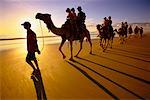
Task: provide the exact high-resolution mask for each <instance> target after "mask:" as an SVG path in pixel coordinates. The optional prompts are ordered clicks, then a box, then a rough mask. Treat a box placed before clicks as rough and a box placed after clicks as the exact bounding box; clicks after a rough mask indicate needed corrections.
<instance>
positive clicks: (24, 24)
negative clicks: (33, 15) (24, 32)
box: [21, 22, 31, 27]
mask: <svg viewBox="0 0 150 100" xmlns="http://www.w3.org/2000/svg"><path fill="white" fill-rule="evenodd" d="M21 25H23V26H29V27H31V24H30V23H29V22H24V23H23V24H21Z"/></svg>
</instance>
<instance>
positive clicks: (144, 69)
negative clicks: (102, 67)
mask: <svg viewBox="0 0 150 100" xmlns="http://www.w3.org/2000/svg"><path fill="white" fill-rule="evenodd" d="M92 55H93V56H97V57H100V58H105V59H108V60H111V61H114V62H117V63H121V64H124V65H127V66H128V67H129V66H130V67H134V68H137V69H140V70H143V71H146V72H150V70H146V69H143V68H139V67H137V66H134V65H131V64H127V63H124V62H121V61H118V60H114V59H111V58H108V57H104V56H100V55H97V54H92Z"/></svg>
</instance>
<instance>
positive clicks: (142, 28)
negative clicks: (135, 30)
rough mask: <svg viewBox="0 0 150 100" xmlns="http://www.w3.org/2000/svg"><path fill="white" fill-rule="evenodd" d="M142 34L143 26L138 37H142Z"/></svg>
mask: <svg viewBox="0 0 150 100" xmlns="http://www.w3.org/2000/svg"><path fill="white" fill-rule="evenodd" d="M142 36H143V27H141V28H140V37H141V38H142Z"/></svg>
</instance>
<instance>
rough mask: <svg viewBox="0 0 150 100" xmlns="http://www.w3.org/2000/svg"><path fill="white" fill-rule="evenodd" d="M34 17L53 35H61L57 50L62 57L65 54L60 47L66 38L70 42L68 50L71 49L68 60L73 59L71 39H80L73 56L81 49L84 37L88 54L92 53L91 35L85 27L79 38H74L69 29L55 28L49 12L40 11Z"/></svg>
mask: <svg viewBox="0 0 150 100" xmlns="http://www.w3.org/2000/svg"><path fill="white" fill-rule="evenodd" d="M35 18H36V19H39V20H42V21H43V22H44V23H45V24H46V25H47V28H48V30H49V31H52V33H54V34H55V35H58V36H61V38H62V41H61V44H60V47H59V51H60V52H61V54H62V56H63V59H65V58H66V56H65V54H64V53H63V52H62V50H61V48H62V47H63V45H64V43H65V41H66V40H68V41H69V42H70V50H71V58H70V59H69V60H73V52H72V50H73V47H72V44H73V41H74V40H80V49H79V51H78V53H77V54H76V55H75V57H78V55H79V53H80V52H81V50H82V44H83V40H84V38H85V37H86V38H87V40H88V42H89V44H90V54H92V42H91V37H90V33H89V31H88V30H87V29H82V32H83V33H80V35H79V38H76V37H75V35H73V34H72V33H71V32H70V29H66V28H63V27H61V28H57V27H56V26H55V25H54V23H53V21H52V19H51V15H50V14H42V13H37V14H36V16H35Z"/></svg>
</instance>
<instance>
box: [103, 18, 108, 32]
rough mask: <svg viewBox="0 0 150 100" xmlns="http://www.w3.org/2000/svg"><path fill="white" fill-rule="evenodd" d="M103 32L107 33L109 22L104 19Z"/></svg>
mask: <svg viewBox="0 0 150 100" xmlns="http://www.w3.org/2000/svg"><path fill="white" fill-rule="evenodd" d="M103 25H104V26H103V30H104V31H105V33H108V29H109V28H108V26H109V20H108V19H107V18H106V17H105V18H104V24H103Z"/></svg>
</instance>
